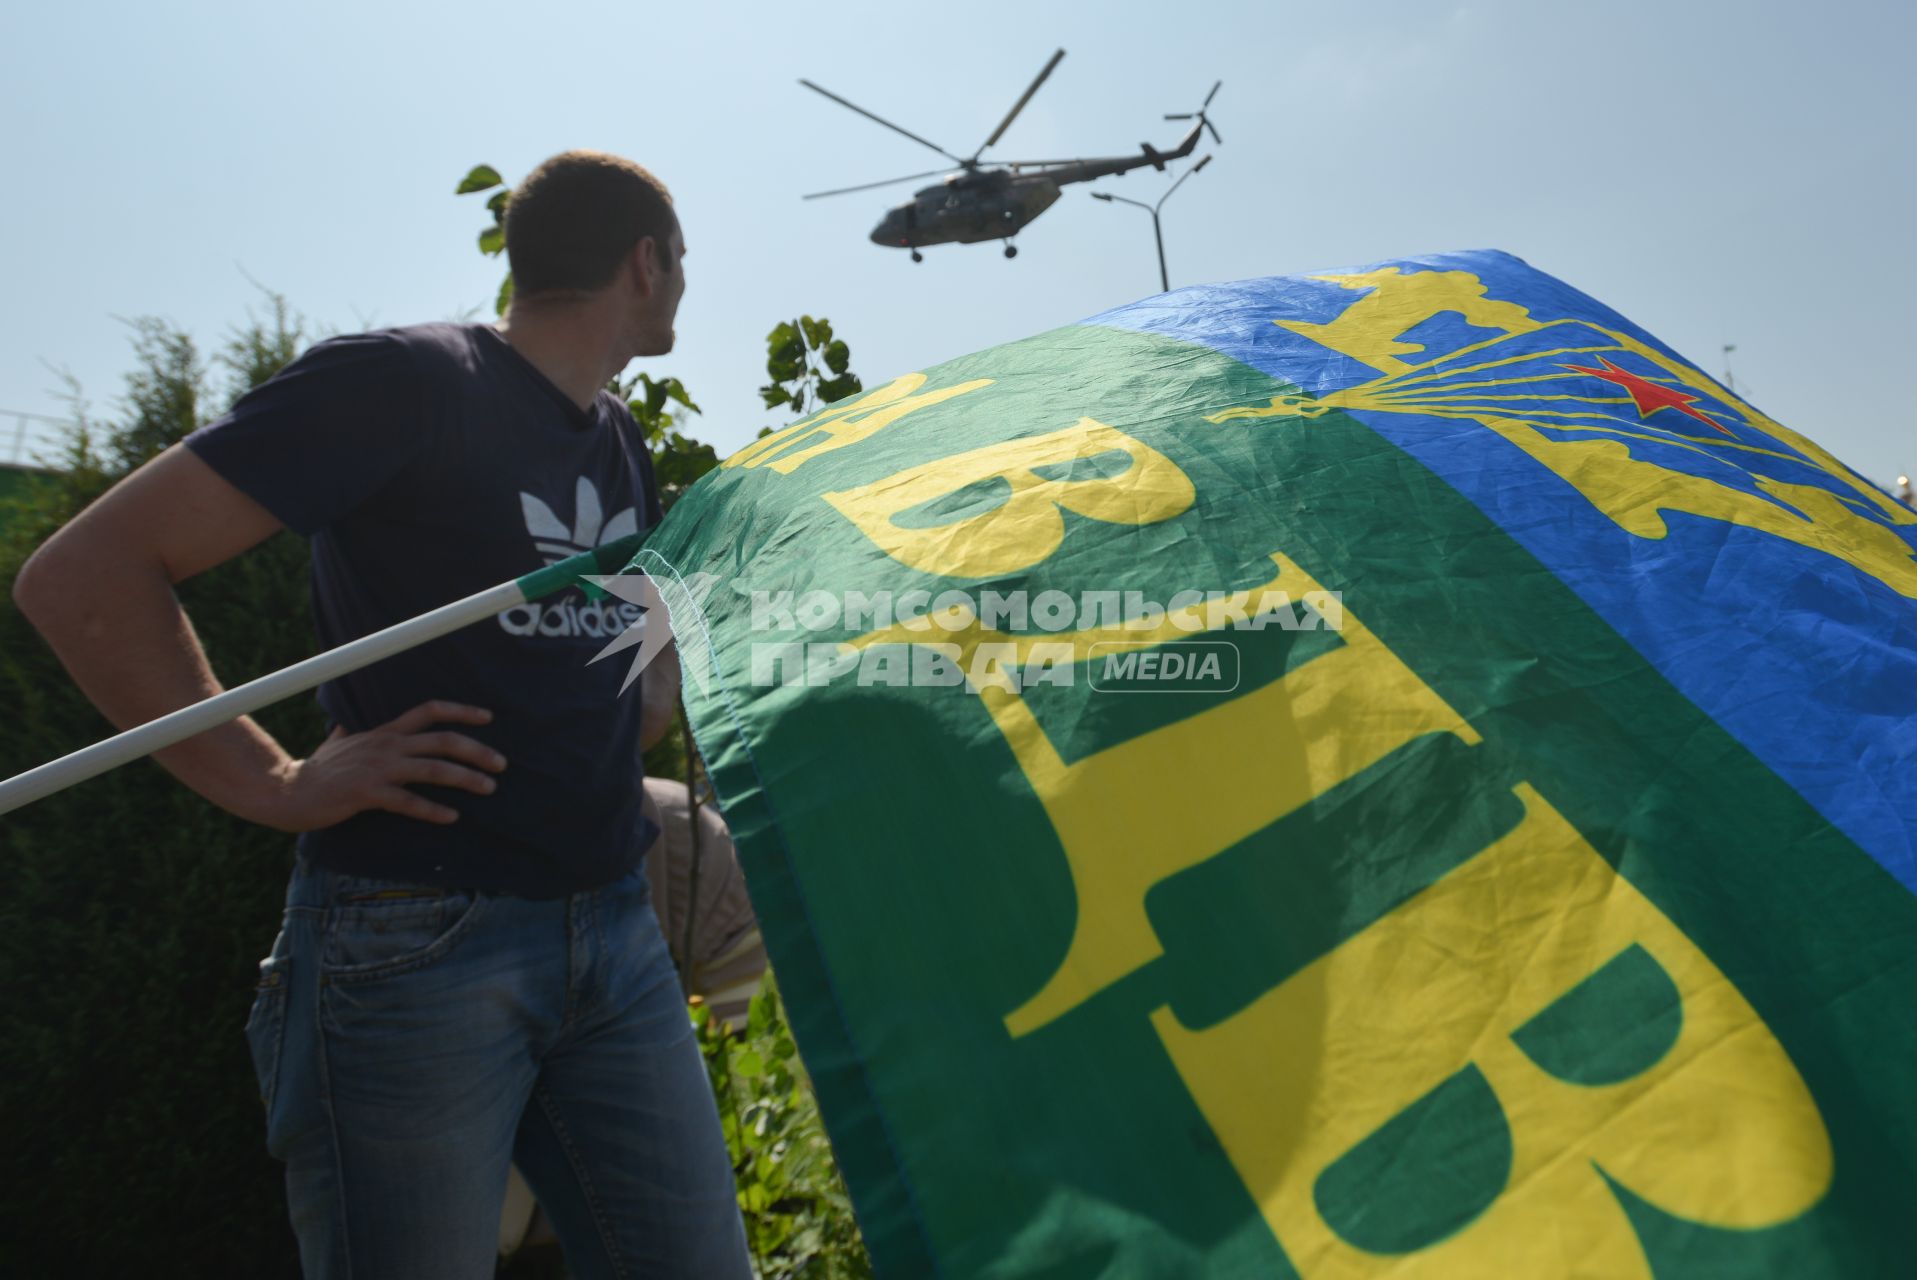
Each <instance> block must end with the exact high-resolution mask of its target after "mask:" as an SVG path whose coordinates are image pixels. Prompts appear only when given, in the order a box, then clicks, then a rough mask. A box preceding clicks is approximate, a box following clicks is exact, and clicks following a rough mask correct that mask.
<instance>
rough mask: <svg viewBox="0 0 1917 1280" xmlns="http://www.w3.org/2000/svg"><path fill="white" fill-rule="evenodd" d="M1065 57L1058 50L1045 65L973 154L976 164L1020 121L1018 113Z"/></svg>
mask: <svg viewBox="0 0 1917 1280" xmlns="http://www.w3.org/2000/svg"><path fill="white" fill-rule="evenodd" d="M1064 57H1065V51H1064V50H1063V49H1060V50H1058V51H1057V52H1056V53H1054V54H1053V55H1052V59H1051V61H1050V62H1047V63H1046V64H1045V68H1044V70H1042V71H1040V72H1039V73H1038V79H1036V80H1034V81H1032V83H1031V87H1030V88H1028V89H1026V90H1025V92H1024V93H1022V94H1020V95H1019V99H1018V101H1017V102H1014V103H1013V104H1012V109H1011V110H1010V111H1008V112H1006V113H1005V118H1004V119H1003V120H1001V121H999V123H998V128H996V129H994V130H992V136H991V137H989V138H987V139H986V140H985V141H984V142H983V143H981V144H980V146H979V149H978V150H977V151H974V152H973V153H972V159H973V161H974V162H976V161H977V160H978V158H979V157H980V156H982V155H984V154H985V148H986V147H989V146H991V145H992V144H993V143H995V142H997V141H998V140H999V139H1000V138H1002V137H1004V136H1005V131H1006V130H1007V129H1009V128H1011V127H1012V121H1014V120H1016V119H1018V113H1019V112H1021V111H1023V110H1024V109H1025V104H1026V103H1028V102H1030V101H1031V100H1032V95H1033V94H1035V93H1037V92H1038V87H1039V86H1040V85H1042V84H1044V83H1045V78H1046V77H1047V76H1049V75H1051V74H1052V68H1053V67H1056V66H1057V65H1058V64H1059V63H1060V62H1061V61H1062V60H1063V59H1064Z"/></svg>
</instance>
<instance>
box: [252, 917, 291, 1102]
mask: <svg viewBox="0 0 1917 1280" xmlns="http://www.w3.org/2000/svg"><path fill="white" fill-rule="evenodd" d="M287 973H288V969H287V963H286V931H285V930H281V931H280V936H279V937H277V938H275V939H274V940H273V951H272V954H270V955H268V956H267V957H266V959H264V960H262V961H260V981H259V985H258V986H257V987H255V988H254V991H253V1008H252V1010H251V1012H249V1013H248V1014H247V1016H246V1044H247V1048H249V1049H250V1050H252V1053H253V1074H254V1077H255V1078H256V1079H257V1080H258V1082H259V1088H260V1102H261V1103H262V1104H264V1105H265V1107H266V1109H267V1111H268V1112H271V1111H272V1109H273V1095H274V1094H275V1093H276V1092H277V1091H278V1089H279V1080H280V1048H281V1046H282V1045H283V1044H284V1043H285V1041H286V986H287Z"/></svg>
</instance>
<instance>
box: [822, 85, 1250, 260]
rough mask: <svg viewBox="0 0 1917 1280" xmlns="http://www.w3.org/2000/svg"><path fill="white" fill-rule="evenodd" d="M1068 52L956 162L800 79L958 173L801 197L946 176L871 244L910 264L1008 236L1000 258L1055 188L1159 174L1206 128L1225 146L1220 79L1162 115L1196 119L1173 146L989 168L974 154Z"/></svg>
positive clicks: (876, 232) (1144, 145) (1013, 251)
mask: <svg viewBox="0 0 1917 1280" xmlns="http://www.w3.org/2000/svg"><path fill="white" fill-rule="evenodd" d="M1064 57H1065V51H1064V50H1063V49H1060V50H1058V51H1057V52H1056V53H1054V54H1052V57H1051V61H1049V62H1047V63H1046V64H1045V67H1044V69H1043V70H1041V71H1040V72H1039V73H1038V78H1037V79H1036V80H1033V81H1032V83H1031V87H1030V88H1028V89H1026V90H1025V92H1024V93H1023V94H1021V95H1019V99H1018V101H1017V102H1014V103H1013V104H1012V109H1011V110H1010V111H1009V112H1007V113H1006V116H1005V119H1003V120H1001V121H1000V122H999V126H998V128H996V129H994V130H992V136H991V137H989V138H987V139H986V140H985V141H984V142H983V143H982V144H981V145H980V146H979V149H978V150H977V151H974V152H973V153H972V154H971V156H970V157H969V158H965V159H961V158H960V157H958V156H955V155H953V154H952V153H951V152H949V151H947V150H946V149H945V148H944V147H941V146H939V145H938V144H937V143H936V142H930V141H927V140H926V139H924V138H921V137H919V135H918V134H916V133H913V132H911V131H910V130H909V129H901V128H900V127H899V126H898V125H895V124H893V123H892V122H891V121H890V120H887V119H885V118H884V117H882V116H878V115H874V114H873V113H872V112H870V111H867V110H866V109H865V108H864V107H861V106H859V105H858V104H857V103H853V102H848V101H846V100H845V99H844V98H841V97H840V96H839V95H838V94H836V93H833V92H832V91H831V90H830V89H826V88H824V87H822V86H820V85H816V84H814V83H812V81H810V80H804V79H801V80H800V81H799V83H800V84H802V85H804V86H805V87H806V88H808V89H810V90H812V91H813V92H814V93H819V94H823V95H824V96H825V97H828V98H830V99H832V101H834V102H836V103H838V104H839V105H840V106H842V107H847V108H849V109H851V110H853V111H856V112H858V113H859V114H860V115H862V116H864V117H865V118H866V119H868V120H871V121H873V122H875V123H877V124H882V125H884V126H885V127H886V128H888V129H890V130H892V131H893V132H894V133H902V134H904V135H905V136H906V137H908V138H910V139H911V140H912V141H914V142H916V143H918V144H919V145H920V146H925V147H930V148H931V149H932V150H934V151H936V152H938V153H939V154H940V155H942V156H944V157H945V158H946V159H947V160H950V161H951V162H952V163H953V164H954V165H957V166H958V171H957V172H955V173H954V172H951V171H949V170H946V169H929V170H927V171H926V172H924V173H910V174H907V175H905V176H904V177H902V178H887V179H885V180H884V181H883V182H865V183H861V184H859V185H858V186H856V187H838V188H835V189H833V190H831V191H814V192H812V193H811V194H810V195H807V196H805V197H803V198H804V199H806V200H819V199H823V198H824V197H826V196H842V195H848V194H850V193H851V192H854V191H870V190H873V189H874V188H877V187H889V186H891V185H892V184H893V183H897V182H910V181H912V180H913V179H915V178H930V177H933V176H935V175H937V174H945V175H946V176H945V177H944V179H943V180H942V181H940V182H938V183H936V184H935V185H933V186H929V187H922V188H920V189H919V191H918V192H917V193H915V194H914V195H913V197H912V198H911V199H910V200H908V201H906V202H905V203H904V204H900V205H897V206H894V207H893V208H892V209H890V210H889V211H887V213H886V215H885V217H884V218H882V219H880V220H879V224H878V225H877V226H876V227H873V228H872V237H871V238H872V243H874V244H877V245H883V246H885V247H887V248H894V249H909V250H911V252H912V261H914V262H923V261H924V260H925V255H924V254H922V253H920V252H919V250H920V249H921V248H924V247H925V246H928V245H935V244H977V243H979V242H981V241H985V240H1003V241H1005V256H1006V257H1008V258H1016V257H1017V256H1018V246H1017V245H1015V244H1013V243H1012V237H1013V236H1015V235H1017V234H1018V232H1019V230H1020V229H1021V228H1023V227H1024V226H1025V225H1026V224H1027V223H1029V222H1031V221H1032V219H1034V218H1036V217H1038V215H1039V214H1041V213H1044V212H1045V210H1047V209H1049V208H1051V206H1052V203H1053V201H1055V200H1057V199H1058V194H1059V193H1058V189H1059V188H1060V187H1062V186H1064V185H1066V184H1067V183H1071V182H1090V181H1092V180H1093V179H1096V178H1103V177H1108V176H1114V175H1117V174H1122V173H1127V172H1130V171H1131V170H1133V169H1142V168H1144V167H1145V166H1146V165H1150V166H1152V167H1153V168H1154V169H1157V170H1159V171H1160V172H1163V171H1164V168H1165V163H1166V161H1168V160H1180V159H1183V158H1184V157H1186V156H1188V155H1190V154H1191V153H1192V149H1193V148H1194V147H1196V146H1197V145H1198V139H1199V137H1200V135H1201V134H1203V133H1204V132H1205V131H1206V130H1210V132H1211V136H1212V138H1213V140H1215V141H1217V142H1219V143H1223V142H1224V139H1223V138H1220V137H1219V136H1218V129H1217V127H1216V126H1214V125H1213V124H1212V122H1211V121H1210V120H1209V119H1208V118H1207V117H1206V115H1205V109H1206V108H1207V107H1209V106H1211V100H1212V99H1213V98H1214V97H1216V96H1217V95H1218V90H1219V88H1220V86H1222V85H1223V84H1224V81H1222V80H1220V81H1217V82H1216V83H1214V84H1213V85H1212V87H1211V92H1210V93H1208V94H1206V95H1205V100H1204V102H1203V103H1201V104H1200V105H1199V107H1198V110H1196V111H1187V112H1183V113H1180V114H1178V115H1168V116H1166V117H1165V119H1167V120H1193V121H1196V123H1194V124H1193V125H1192V127H1191V132H1189V133H1187V134H1186V135H1185V136H1184V138H1183V139H1182V140H1181V141H1180V142H1179V143H1178V145H1177V146H1175V147H1173V148H1171V149H1170V150H1168V151H1160V150H1158V149H1157V148H1156V147H1154V146H1152V144H1151V143H1149V142H1141V143H1139V153H1138V154H1137V155H1135V156H1107V157H1102V158H1095V159H1089V160H1002V161H997V162H995V164H994V165H993V166H989V167H988V166H982V165H980V163H979V157H980V156H982V155H984V154H985V151H986V148H988V147H990V146H992V145H993V144H994V143H996V142H997V141H998V140H999V138H1000V137H1002V136H1003V135H1004V133H1005V131H1006V130H1007V129H1008V128H1010V127H1011V124H1012V121H1013V120H1015V119H1017V118H1018V113H1019V112H1020V111H1022V110H1024V109H1025V104H1026V103H1028V102H1030V101H1031V100H1032V95H1033V94H1035V93H1037V92H1038V88H1039V86H1040V85H1042V84H1044V83H1045V79H1046V77H1047V76H1050V75H1051V74H1052V69H1053V68H1054V67H1056V66H1058V64H1059V61H1060V60H1061V59H1063V58H1064Z"/></svg>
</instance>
